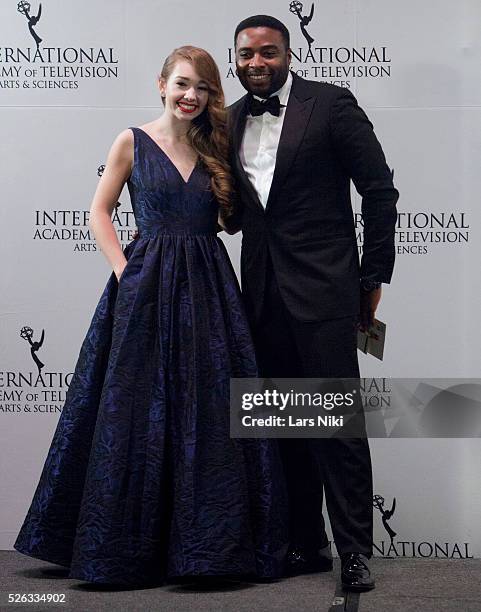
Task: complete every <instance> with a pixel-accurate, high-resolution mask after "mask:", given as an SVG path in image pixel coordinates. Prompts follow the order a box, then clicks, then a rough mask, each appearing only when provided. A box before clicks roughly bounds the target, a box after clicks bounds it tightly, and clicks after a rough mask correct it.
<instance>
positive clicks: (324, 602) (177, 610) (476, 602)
mask: <svg viewBox="0 0 481 612" xmlns="http://www.w3.org/2000/svg"><path fill="white" fill-rule="evenodd" d="M0 564H1V568H2V573H1V575H2V582H1V589H0V610H22V609H23V610H35V611H44V610H49V611H50V610H75V611H76V612H89V611H95V612H97V611H103V610H109V611H111V610H112V611H115V612H123V611H128V612H131V611H132V612H137V611H139V612H141V611H142V612H148V611H153V610H161V611H168V612H187V611H189V612H190V611H199V612H217V611H219V612H231V611H232V612H234V611H235V612H264V611H271V610H272V611H274V610H275V611H277V612H283V611H286V612H287V611H289V612H304V611H306V612H307V611H311V610H312V611H320V612H328V611H329V610H330V611H331V612H342V611H344V610H345V611H346V612H347V611H348V612H355V611H356V610H359V612H372V611H376V612H398V611H399V612H401V611H402V612H414V611H416V612H434V611H436V612H438V611H440V612H444V611H449V612H451V611H452V612H454V611H457V612H480V611H481V560H480V559H474V560H446V559H386V560H384V559H373V560H371V568H372V570H373V572H374V574H375V577H376V581H377V588H376V589H375V590H374V591H372V592H370V593H364V594H362V595H360V596H358V595H354V596H349V598H347V600H346V598H345V597H343V594H342V592H341V591H340V589H339V587H338V585H336V581H337V578H338V573H339V562H338V560H336V561H335V568H334V571H333V572H330V573H327V574H312V575H309V576H299V577H296V578H291V579H289V580H283V581H279V582H276V583H270V584H242V585H229V586H219V587H217V588H214V587H210V588H204V589H199V588H198V587H196V588H194V587H189V586H182V587H180V586H172V585H171V586H163V587H157V588H148V589H136V590H114V589H112V588H109V587H100V586H96V585H93V584H90V583H86V582H80V581H78V580H69V579H68V578H66V577H65V574H66V570H65V569H62V568H59V567H58V566H55V565H51V564H49V563H46V562H44V561H37V560H35V559H31V558H29V557H26V556H24V555H21V554H19V553H17V552H14V551H0ZM9 593H65V600H66V602H65V603H58V604H50V605H48V604H45V603H24V604H9V603H8V594H9ZM336 595H337V596H338V597H339V599H336V600H335V597H336ZM335 602H337V603H335Z"/></svg>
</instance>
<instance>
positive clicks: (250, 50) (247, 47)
mask: <svg viewBox="0 0 481 612" xmlns="http://www.w3.org/2000/svg"><path fill="white" fill-rule="evenodd" d="M235 61H236V67H237V76H238V77H239V81H240V82H241V83H242V86H243V87H244V88H245V89H247V91H248V92H249V93H251V94H254V95H256V96H259V97H261V98H268V97H269V96H270V95H271V94H273V93H274V92H275V91H277V90H278V89H280V88H281V87H282V86H283V85H284V83H285V82H286V79H287V75H288V74H289V64H290V63H291V52H290V50H289V49H286V47H285V44H284V40H283V38H282V34H281V33H280V32H279V31H278V30H273V29H272V28H246V29H245V30H241V31H240V32H239V34H238V35H237V40H236V48H235Z"/></svg>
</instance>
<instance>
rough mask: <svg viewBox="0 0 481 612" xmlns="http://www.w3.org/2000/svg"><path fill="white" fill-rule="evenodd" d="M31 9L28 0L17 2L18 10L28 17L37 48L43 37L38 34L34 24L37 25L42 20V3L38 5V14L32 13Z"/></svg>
mask: <svg viewBox="0 0 481 612" xmlns="http://www.w3.org/2000/svg"><path fill="white" fill-rule="evenodd" d="M30 9H31V5H30V2H26V0H21V2H19V3H18V4H17V10H18V12H19V13H20V14H21V15H24V17H25V18H26V19H27V23H28V29H29V32H30V34H31V35H32V38H33V40H34V41H35V43H36V44H37V49H38V48H39V47H40V43H41V42H42V39H41V38H40V36H39V35H38V34H37V32H35V30H34V29H33V28H34V26H36V25H37V23H38V22H39V20H40V16H41V15H42V3H40V4H39V5H38V13H37V14H36V15H30Z"/></svg>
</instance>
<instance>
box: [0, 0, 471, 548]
mask: <svg viewBox="0 0 481 612" xmlns="http://www.w3.org/2000/svg"><path fill="white" fill-rule="evenodd" d="M259 12H262V13H267V14H272V15H274V16H276V17H277V18H279V19H280V20H281V21H283V22H284V23H285V24H286V25H287V26H288V28H289V29H290V32H291V37H292V50H293V55H294V61H293V69H294V70H295V71H296V72H297V73H298V74H299V75H301V76H304V77H306V78H309V79H314V80H324V81H329V82H331V83H335V84H337V85H340V86H342V87H348V88H349V89H351V90H352V91H353V93H354V94H355V95H356V96H357V98H358V100H359V103H360V104H361V106H363V107H364V109H365V110H366V111H367V113H368V115H369V116H370V118H371V119H372V121H373V123H374V125H375V129H376V132H377V134H378V137H379V139H380V141H381V142H382V144H383V147H384V150H385V153H386V157H387V160H388V164H389V165H390V167H392V168H393V169H394V176H395V182H396V186H397V187H398V189H399V191H400V193H401V198H400V200H399V204H398V208H399V218H398V230H397V238H396V249H397V261H396V267H395V274H394V278H393V282H392V284H391V285H390V286H386V287H385V289H384V295H383V300H382V303H381V306H380V310H379V313H378V314H379V318H381V319H382V320H384V321H385V322H386V323H387V326H388V332H387V344H386V351H385V359H384V361H383V362H382V363H381V362H379V361H377V360H376V359H374V358H372V357H370V358H365V357H364V356H362V359H361V367H362V373H363V375H364V376H376V377H431V378H433V377H449V378H458V377H459V378H463V377H478V376H479V374H480V367H479V366H480V362H481V359H480V355H479V354H480V348H479V347H480V345H481V331H480V329H481V323H480V321H479V312H480V311H481V281H480V274H479V261H480V259H481V242H480V231H479V230H480V227H481V205H480V202H479V194H480V192H481V78H480V66H481V36H480V32H481V4H480V3H479V0H460V1H459V2H451V1H449V2H448V1H447V0H424V1H423V2H415V1H414V0H407V1H406V2H402V3H399V2H395V1H394V0H387V1H386V0H315V1H314V2H313V3H312V2H304V3H301V2H291V3H290V2H289V0H283V1H282V2H278V1H276V2H274V0H265V1H264V2H263V3H260V4H259V2H257V1H256V2H254V1H252V0H245V1H244V2H242V3H236V2H229V1H227V2H225V1H223V2H221V1H220V0H210V2H208V3H207V2H206V3H199V2H194V1H193V0H183V1H182V2H179V1H178V0H176V1H175V2H174V1H173V0H164V1H163V2H159V1H158V0H139V1H137V2H128V1H127V0H115V1H114V0H104V1H103V2H94V1H93V0H87V2H84V3H80V4H79V3H78V2H74V1H73V0H44V1H42V3H41V5H40V3H38V2H37V1H36V0H35V1H32V2H26V1H21V2H18V1H17V0H5V1H4V2H2V3H1V5H0V31H1V36H0V105H1V114H0V130H1V132H0V133H1V142H2V164H1V168H0V172H1V194H2V205H1V208H0V211H1V219H2V224H1V238H0V255H1V269H2V273H1V291H0V315H1V316H0V333H1V344H0V429H1V433H0V461H1V488H0V496H1V498H0V547H1V548H6V549H9V548H11V547H12V544H13V541H14V539H15V536H16V534H17V531H18V528H19V526H20V523H21V521H22V520H23V518H24V516H25V512H26V510H27V507H28V505H29V503H30V500H31V497H32V495H33V491H34V488H35V486H36V484H37V481H38V478H39V475H40V471H41V469H42V466H43V462H44V460H45V456H46V452H47V449H48V446H49V444H50V440H51V437H52V435H53V431H54V429H55V426H56V423H57V421H58V418H59V414H60V412H61V410H62V405H63V400H64V398H65V392H66V389H67V387H68V384H69V379H70V376H71V372H72V370H73V367H74V365H75V362H76V359H77V356H78V352H79V349H80V345H81V342H82V340H83V337H84V334H85V332H86V330H87V327H88V324H89V321H90V318H91V316H92V313H93V309H94V307H95V305H96V303H97V300H98V298H99V296H100V294H101V292H102V289H103V287H104V285H105V283H106V280H107V278H108V276H109V274H110V270H109V268H108V265H107V263H106V261H105V260H104V258H103V256H102V254H101V253H100V252H99V250H98V248H96V245H95V241H94V238H93V236H92V234H91V233H90V232H89V230H88V225H87V222H88V209H89V206H90V201H91V198H92V195H93V193H94V190H95V187H96V183H97V181H98V177H99V176H100V174H101V172H102V165H103V164H104V163H105V158H106V154H107V151H108V149H109V147H110V144H111V142H112V141H113V139H114V137H115V136H116V134H117V133H118V132H120V131H121V130H122V129H124V128H126V127H128V126H132V125H140V124H142V123H143V122H145V121H148V120H151V119H153V118H155V117H156V116H158V115H159V113H160V100H159V96H158V92H157V88H156V77H157V74H158V71H159V69H160V66H161V64H162V62H163V59H164V58H165V57H166V55H167V54H168V53H169V52H170V51H171V50H172V48H174V47H176V46H179V45H182V44H194V45H198V46H202V47H205V48H206V49H208V50H209V51H210V52H211V53H212V54H213V56H214V57H215V58H216V60H217V62H218V64H219V66H220V70H221V74H222V76H223V79H224V86H225V91H226V95H227V100H228V102H232V101H234V100H235V99H237V98H238V97H240V96H241V95H242V94H243V90H242V88H241V86H240V84H239V83H238V81H237V78H236V76H235V73H234V63H233V48H232V47H233V40H232V37H233V31H234V29H235V26H236V25H237V23H238V22H239V21H240V20H242V19H243V18H245V17H246V16H249V15H253V14H257V13H259ZM303 17H306V18H307V19H309V17H311V18H310V21H309V22H308V23H307V25H305V26H304V32H305V33H304V32H303V31H302V29H301V27H300V26H301V19H302V18H303ZM309 43H310V44H309ZM120 203H121V205H120V206H119V208H118V212H117V215H116V217H115V224H116V227H117V228H118V231H119V233H120V238H121V241H122V243H124V244H126V243H127V242H129V241H130V239H131V235H132V231H133V229H134V228H135V221H134V219H133V214H132V210H131V207H130V202H129V197H128V193H127V191H125V192H124V193H122V195H121V197H120ZM354 207H355V210H354V213H355V215H356V221H357V226H358V229H359V248H360V250H361V249H362V224H361V219H360V215H359V212H360V201H359V198H358V197H357V195H356V196H355V197H354ZM223 239H224V240H225V242H226V245H227V247H228V249H229V252H230V255H231V257H232V260H233V263H234V266H235V268H236V270H237V269H238V262H239V250H240V237H239V236H235V237H228V236H227V237H224V238H223ZM39 372H41V376H40V377H39ZM371 448H372V455H373V463H374V479H375V493H376V496H377V497H376V502H375V509H374V512H375V543H376V554H379V555H386V556H390V557H398V556H399V557H402V556H417V557H434V556H437V557H450V558H465V557H471V556H474V557H480V556H481V534H480V532H479V516H480V515H481V486H480V475H479V465H480V464H481V450H480V444H479V439H475V438H473V439H464V440H462V439H450V440H446V439H416V440H409V439H396V440H393V439H384V440H381V439H373V440H372V441H371ZM394 500H395V502H394Z"/></svg>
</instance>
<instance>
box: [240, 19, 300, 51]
mask: <svg viewBox="0 0 481 612" xmlns="http://www.w3.org/2000/svg"><path fill="white" fill-rule="evenodd" d="M247 28H271V29H272V30H277V31H278V32H280V33H281V34H282V40H283V41H284V43H285V45H286V49H289V47H290V46H291V41H290V36H289V30H288V29H287V28H286V26H285V25H284V24H283V23H282V21H279V19H276V18H275V17H271V16H270V15H254V16H252V17H247V19H244V20H243V21H241V22H240V23H239V25H238V26H237V27H236V29H235V34H234V46H236V44H237V35H238V34H239V32H242V30H246V29H247Z"/></svg>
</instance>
